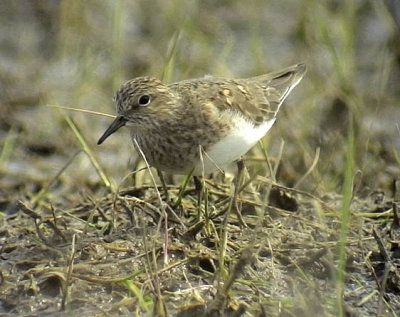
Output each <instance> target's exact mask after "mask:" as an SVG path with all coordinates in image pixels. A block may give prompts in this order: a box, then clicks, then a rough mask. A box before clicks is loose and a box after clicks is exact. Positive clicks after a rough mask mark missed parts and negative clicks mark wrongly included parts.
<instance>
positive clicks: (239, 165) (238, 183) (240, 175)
mask: <svg viewBox="0 0 400 317" xmlns="http://www.w3.org/2000/svg"><path fill="white" fill-rule="evenodd" d="M236 164H237V168H238V172H237V177H236V181H235V189H234V191H233V204H234V206H235V211H236V214H237V216H238V219H239V222H240V224H241V225H242V226H244V227H247V225H246V223H245V222H244V219H243V217H242V214H241V212H240V209H239V204H238V201H237V198H238V195H239V189H240V186H241V185H242V180H243V171H244V162H243V159H242V158H240V159H239V160H238V161H237V163H236Z"/></svg>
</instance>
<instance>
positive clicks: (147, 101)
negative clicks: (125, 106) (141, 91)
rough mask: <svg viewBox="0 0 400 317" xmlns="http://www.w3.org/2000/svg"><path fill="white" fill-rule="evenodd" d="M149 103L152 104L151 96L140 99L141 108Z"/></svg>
mask: <svg viewBox="0 0 400 317" xmlns="http://www.w3.org/2000/svg"><path fill="white" fill-rule="evenodd" d="M149 103H150V96H149V95H143V96H140V98H139V105H140V106H147V105H148V104H149Z"/></svg>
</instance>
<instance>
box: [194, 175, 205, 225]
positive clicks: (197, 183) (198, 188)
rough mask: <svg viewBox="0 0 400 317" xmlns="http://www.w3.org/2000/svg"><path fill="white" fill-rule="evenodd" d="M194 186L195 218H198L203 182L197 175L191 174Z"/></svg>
mask: <svg viewBox="0 0 400 317" xmlns="http://www.w3.org/2000/svg"><path fill="white" fill-rule="evenodd" d="M193 181H194V188H195V190H196V192H197V219H198V220H200V207H201V201H202V199H203V182H202V181H201V180H200V179H199V178H198V177H197V176H193Z"/></svg>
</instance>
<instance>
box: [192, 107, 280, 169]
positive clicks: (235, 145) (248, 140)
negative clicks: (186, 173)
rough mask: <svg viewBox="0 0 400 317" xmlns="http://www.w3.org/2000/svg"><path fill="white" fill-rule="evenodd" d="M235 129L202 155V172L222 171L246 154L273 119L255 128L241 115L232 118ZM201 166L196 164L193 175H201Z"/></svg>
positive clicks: (266, 130)
mask: <svg viewBox="0 0 400 317" xmlns="http://www.w3.org/2000/svg"><path fill="white" fill-rule="evenodd" d="M233 121H234V122H235V127H234V128H233V129H232V130H231V132H230V134H228V135H227V136H225V138H223V139H222V140H220V141H219V142H217V143H216V144H214V145H213V146H211V147H210V149H209V150H208V151H207V152H206V153H205V154H203V161H204V172H205V173H211V172H214V171H216V170H217V169H218V168H220V169H223V168H224V167H225V166H226V165H228V164H229V163H231V162H233V161H235V160H237V159H239V158H240V157H241V156H242V155H244V154H245V153H247V151H249V150H250V149H251V148H252V147H253V146H254V145H255V144H256V143H257V141H258V140H260V139H261V138H262V137H263V136H264V135H265V134H266V133H267V132H268V130H269V129H270V128H271V127H272V125H273V124H274V122H275V118H274V119H271V120H269V121H266V122H264V123H263V124H260V125H259V126H255V125H254V124H253V123H252V122H251V121H250V120H248V119H246V118H245V117H244V116H243V115H241V114H236V115H235V116H234V118H233ZM202 171H203V164H202V163H201V162H198V163H197V164H196V167H195V169H194V174H195V175H201V174H202Z"/></svg>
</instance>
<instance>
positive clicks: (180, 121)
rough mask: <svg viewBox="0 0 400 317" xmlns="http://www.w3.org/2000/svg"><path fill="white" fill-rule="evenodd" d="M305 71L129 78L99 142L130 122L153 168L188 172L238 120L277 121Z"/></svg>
mask: <svg viewBox="0 0 400 317" xmlns="http://www.w3.org/2000/svg"><path fill="white" fill-rule="evenodd" d="M304 73H305V66H304V65H303V64H298V65H294V66H292V67H289V68H286V69H284V70H282V71H280V72H276V73H272V74H266V75H261V76H258V77H252V78H248V79H223V78H213V77H205V78H201V79H191V80H185V81H181V82H177V83H173V84H169V85H166V84H163V83H162V82H161V81H160V80H158V79H155V78H152V77H139V78H135V79H132V80H129V81H127V82H126V83H124V84H123V85H122V86H121V87H120V89H119V90H118V91H117V92H116V94H115V102H116V108H117V113H118V117H117V119H116V120H115V121H114V123H113V124H112V125H111V126H110V128H109V129H108V130H107V131H106V132H105V133H104V135H103V136H102V137H101V138H100V140H99V142H98V143H99V144H100V143H102V142H103V141H104V140H105V139H106V138H107V137H108V136H109V135H111V134H112V133H113V132H115V131H116V130H117V129H118V128H120V127H121V126H123V125H125V124H126V125H127V126H128V127H129V128H130V130H131V136H132V138H136V140H137V142H138V144H139V146H140V148H141V149H142V151H143V152H144V154H145V156H146V159H147V160H148V162H149V163H150V164H151V165H152V166H154V167H156V168H158V169H160V170H163V171H166V172H170V173H178V174H182V173H188V172H190V171H191V170H192V169H193V168H194V167H195V166H196V164H198V163H199V146H201V148H202V150H203V151H205V153H207V152H208V151H209V150H210V149H211V148H212V146H214V145H215V144H216V143H218V141H220V140H222V139H224V138H225V137H227V136H229V135H230V134H232V129H235V128H236V122H235V121H237V119H238V118H239V119H240V120H242V119H245V121H246V122H248V123H249V126H250V127H251V126H254V127H255V128H257V127H258V126H260V125H262V124H264V123H265V122H267V121H269V120H273V119H274V118H275V116H276V114H277V112H278V111H279V107H280V105H281V104H282V102H283V100H284V99H285V98H286V96H287V95H288V93H289V92H290V90H291V89H292V88H293V87H294V86H295V85H296V84H297V83H298V82H299V81H300V80H301V78H302V77H303V75H304ZM141 98H142V99H141ZM146 101H148V102H147V103H146ZM247 150H248V149H247ZM247 150H246V152H247ZM242 154H245V153H242Z"/></svg>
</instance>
